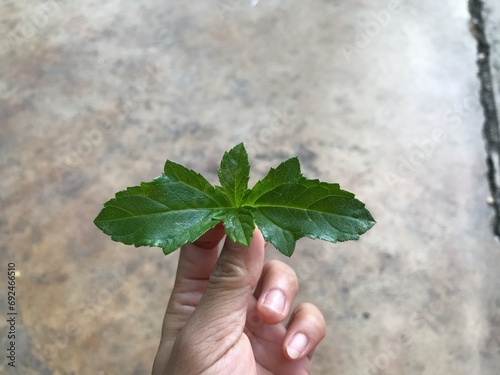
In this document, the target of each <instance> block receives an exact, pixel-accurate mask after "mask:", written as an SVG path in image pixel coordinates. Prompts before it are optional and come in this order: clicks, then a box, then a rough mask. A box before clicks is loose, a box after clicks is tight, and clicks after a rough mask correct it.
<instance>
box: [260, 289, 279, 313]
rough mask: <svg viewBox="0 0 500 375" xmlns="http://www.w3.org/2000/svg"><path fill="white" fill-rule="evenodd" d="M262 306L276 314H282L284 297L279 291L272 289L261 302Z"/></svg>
mask: <svg viewBox="0 0 500 375" xmlns="http://www.w3.org/2000/svg"><path fill="white" fill-rule="evenodd" d="M262 306H265V307H267V308H268V309H271V310H273V311H275V312H277V313H278V314H282V313H283V311H284V310H285V295H284V294H283V292H282V291H281V290H279V289H273V290H271V291H269V292H267V294H266V296H265V297H264V300H263V301H262Z"/></svg>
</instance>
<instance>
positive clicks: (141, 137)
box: [0, 0, 500, 375]
mask: <svg viewBox="0 0 500 375" xmlns="http://www.w3.org/2000/svg"><path fill="white" fill-rule="evenodd" d="M469 20H470V15H469V12H468V9H467V2H466V1H455V0H444V1H440V2H435V1H428V0H425V1H416V0H407V1H404V0H400V1H399V0H394V1H390V0H380V1H379V0H376V1H368V0H352V1H345V0H339V1H332V0H319V1H311V2H303V1H298V0H288V1H282V0H260V1H259V0H205V1H197V0H195V1H190V2H183V1H174V0H166V1H157V0H151V1H130V0H122V1H117V0H109V1H106V2H100V1H95V0H82V1H79V2H76V1H69V0H47V1H24V0H22V1H5V0H4V1H2V3H1V4H0V35H1V36H2V38H1V41H0V61H1V64H0V156H1V159H0V171H1V181H0V201H1V219H0V246H1V250H0V251H1V253H0V254H1V255H0V256H1V259H2V262H1V265H0V266H1V267H2V271H1V272H0V273H1V274H2V275H3V276H2V277H1V281H0V285H1V286H2V292H1V293H0V307H1V311H2V314H3V317H4V318H2V319H1V320H0V332H1V333H2V335H1V337H0V341H1V343H2V345H1V347H2V352H3V354H2V356H1V357H0V373H7V374H10V373H19V374H99V375H114V374H147V373H150V371H151V365H152V362H153V358H154V355H155V353H156V348H157V345H158V342H159V334H160V329H161V323H162V319H163V314H164V311H165V308H166V304H167V300H168V297H169V294H170V291H171V288H172V282H173V277H174V273H175V269H176V261H177V256H178V254H176V253H174V254H171V255H169V256H167V257H165V256H164V255H163V253H162V251H161V250H160V249H158V248H138V249H136V248H134V247H130V246H126V245H123V244H121V243H115V242H113V241H111V240H110V238H109V237H108V236H106V235H104V234H103V233H101V232H100V231H99V230H98V229H97V228H96V227H95V226H94V224H93V223H92V221H93V219H94V218H95V216H96V215H97V213H98V212H99V211H100V209H101V207H102V204H103V203H104V202H105V201H106V200H108V199H110V198H111V197H112V196H113V194H114V193H115V192H116V191H118V190H123V189H124V188H126V187H127V186H132V185H137V184H139V183H140V182H141V181H148V180H151V179H152V178H154V177H156V176H158V175H159V174H161V172H162V168H163V164H164V162H165V160H166V159H170V160H173V161H176V162H179V163H182V164H184V165H186V166H188V167H190V168H193V169H195V170H197V171H198V172H200V173H202V174H203V175H205V176H206V177H207V178H208V179H209V180H210V181H211V182H216V168H217V165H218V163H219V161H220V158H221V156H222V153H223V152H224V151H225V150H228V149H230V148H231V147H232V146H234V145H235V144H237V143H239V142H241V141H244V142H245V145H246V147H247V149H248V151H249V154H250V160H251V165H252V181H251V182H255V181H256V180H257V179H259V178H262V177H263V176H264V175H265V173H266V172H267V171H268V169H269V168H270V167H273V166H276V165H277V164H278V163H279V162H280V161H282V160H284V159H286V158H288V157H291V156H295V155H297V156H298V157H299V158H300V160H301V163H302V166H303V171H304V174H305V175H306V176H307V177H310V178H319V179H321V180H324V181H331V182H339V183H340V184H341V186H342V187H343V188H345V189H347V190H350V191H353V192H355V193H356V195H357V197H358V198H359V199H360V200H362V201H363V202H365V203H366V204H367V207H368V209H369V210H370V211H371V212H372V214H373V216H374V217H375V219H376V220H377V222H378V223H377V225H375V227H373V229H371V230H370V231H369V232H368V233H367V234H365V235H364V236H363V237H362V239H361V240H359V241H355V242H349V243H339V244H330V243H325V242H320V241H312V240H301V241H299V243H298V245H297V249H296V251H295V254H294V255H293V257H292V258H290V259H288V258H286V257H284V256H281V255H280V254H278V253H277V252H276V251H275V250H274V249H268V258H269V259H271V258H277V259H280V260H282V261H284V262H286V263H288V264H290V265H291V266H292V267H293V268H294V269H295V270H296V272H297V274H298V276H299V280H300V284H301V285H300V287H301V289H300V293H299V296H298V299H297V303H299V302H302V301H310V302H313V303H315V304H317V305H318V306H319V307H320V309H321V310H322V311H323V313H324V315H325V318H326V322H327V326H328V331H327V337H326V338H325V340H324V342H323V343H322V344H321V345H320V346H319V347H318V349H317V352H316V354H315V358H314V368H313V372H312V373H313V374H325V375H326V374H328V375H329V374H350V375H353V374H362V375H367V374H368V375H375V374H390V375H396V374H408V375H414V374H422V375H435V374H464V375H465V374H468V375H470V374H482V375H489V374H498V373H500V339H499V338H500V291H499V290H500V288H499V287H500V282H499V280H498V277H497V275H498V269H499V267H500V252H499V245H498V243H497V242H496V240H495V239H494V236H493V234H492V230H491V225H490V221H491V218H492V216H493V210H492V209H491V207H489V206H488V204H487V200H488V196H489V194H490V193H489V190H488V184H487V179H486V177H485V174H486V171H487V169H486V163H485V158H486V152H485V147H484V141H483V139H482V134H481V133H482V126H483V121H484V119H483V110H482V108H481V106H480V101H479V89H480V86H479V80H478V78H477V76H476V74H477V66H476V41H475V40H474V37H473V35H472V34H471V32H470V30H469ZM9 262H14V263H15V264H16V270H17V285H16V288H17V289H16V290H17V295H16V296H17V301H16V303H17V304H16V308H17V311H18V316H17V326H16V330H17V331H16V333H17V341H16V345H17V356H16V358H17V367H16V370H15V371H12V368H10V367H8V365H7V363H8V360H7V358H6V356H5V350H4V349H3V348H7V347H8V341H9V340H7V334H6V332H7V328H8V323H7V315H6V314H7V307H8V305H7V284H6V280H7V278H6V276H5V275H6V274H7V264H8V263H9Z"/></svg>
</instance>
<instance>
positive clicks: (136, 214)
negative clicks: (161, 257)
mask: <svg viewBox="0 0 500 375" xmlns="http://www.w3.org/2000/svg"><path fill="white" fill-rule="evenodd" d="M217 172H218V175H219V181H220V184H221V186H217V187H214V186H212V185H211V184H210V183H209V182H208V181H207V180H206V179H205V178H204V177H203V176H201V175H200V174H198V173H196V172H194V171H192V170H190V169H187V168H185V167H183V166H182V165H179V164H176V163H174V162H171V161H167V162H166V164H165V169H164V173H163V174H162V176H160V177H158V178H156V179H154V180H153V181H151V182H144V183H142V184H141V185H140V186H134V187H130V188H128V189H127V190H124V191H121V192H118V193H116V195H115V198H113V199H111V200H109V201H108V202H106V203H105V204H104V208H103V209H102V211H101V212H100V213H99V215H98V216H97V217H96V219H95V220H94V223H95V224H96V225H97V226H98V227H99V228H100V229H101V230H102V231H103V232H104V233H106V234H108V235H110V236H111V238H112V239H113V240H115V241H120V242H123V243H125V244H130V245H132V244H133V245H135V246H159V247H161V248H163V251H164V253H165V254H168V253H170V252H172V251H174V250H176V249H177V248H179V247H180V246H182V245H183V244H185V243H188V242H194V241H195V240H196V239H198V238H199V237H200V236H201V235H203V234H204V233H205V232H206V231H207V230H209V229H211V228H213V227H214V226H215V225H217V223H219V222H220V221H222V222H223V224H224V227H225V229H226V233H227V235H228V236H229V237H231V239H232V240H233V241H236V242H239V243H241V244H243V245H245V246H248V245H249V244H250V241H251V239H252V236H253V232H254V229H255V226H256V225H257V226H258V227H259V229H260V230H261V232H262V234H263V236H264V238H265V239H266V240H267V241H269V242H271V243H272V244H273V245H274V246H275V247H276V248H277V249H278V250H279V251H280V252H282V253H283V254H285V255H287V256H291V255H292V253H293V251H294V248H295V243H296V241H297V240H298V239H300V238H302V237H309V238H313V239H314V238H318V239H323V240H326V241H330V242H337V241H347V240H355V239H358V238H359V236H360V235H361V234H363V233H364V232H366V231H367V230H368V229H370V228H371V227H372V226H373V225H374V224H375V220H374V219H373V217H372V216H371V214H370V212H369V211H368V210H367V209H366V208H365V205H364V204H363V203H362V202H360V201H359V200H357V199H356V198H355V197H354V194H352V193H349V192H347V191H345V190H342V189H341V188H340V186H339V184H331V183H326V182H320V181H319V180H309V179H306V178H305V177H303V176H302V173H301V171H300V163H299V160H298V159H297V158H291V159H288V160H286V161H284V162H283V163H281V164H280V165H279V166H278V167H277V168H275V169H274V168H271V170H270V171H269V173H268V174H267V176H265V177H264V178H263V179H262V180H260V181H259V182H257V183H256V185H255V186H254V187H253V189H251V190H249V189H248V180H249V172H250V165H249V163H248V155H247V152H246V150H245V147H244V145H243V144H239V145H237V146H235V147H234V148H233V149H232V150H230V151H229V152H226V153H225V154H224V156H223V158H222V161H221V165H220V168H219V169H218V171H217Z"/></svg>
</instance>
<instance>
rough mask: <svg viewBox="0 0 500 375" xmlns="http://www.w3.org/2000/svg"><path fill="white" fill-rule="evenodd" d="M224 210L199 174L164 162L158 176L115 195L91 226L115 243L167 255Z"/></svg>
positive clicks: (210, 225)
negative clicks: (156, 249) (160, 250)
mask: <svg viewBox="0 0 500 375" xmlns="http://www.w3.org/2000/svg"><path fill="white" fill-rule="evenodd" d="M228 207H230V204H229V202H228V201H227V199H226V197H225V196H224V195H223V194H221V192H220V191H218V190H217V189H215V188H214V187H213V186H212V185H211V184H210V183H209V182H208V181H207V180H206V179H205V178H204V177H203V176H201V175H200V174H198V173H196V172H193V171H192V170H189V169H187V168H185V167H183V166H181V165H179V164H176V163H173V162H170V161H167V163H166V165H165V173H164V174H163V175H162V176H160V177H158V178H156V179H154V180H153V181H151V182H145V183H142V184H141V186H134V187H131V188H128V189H127V190H125V191H121V192H118V193H116V197H115V198H113V199H111V200H109V201H108V202H106V203H105V204H104V209H103V210H102V211H101V212H100V213H99V215H98V216H97V217H96V219H95V220H94V223H95V224H96V225H97V227H99V228H100V229H101V230H102V231H103V232H104V233H106V234H108V235H110V236H111V238H112V239H113V240H115V241H119V242H123V243H125V244H127V245H135V246H159V247H161V248H163V251H164V253H165V254H168V253H170V252H172V251H174V250H176V249H178V248H179V247H180V246H182V245H184V244H185V243H188V242H193V241H195V240H196V239H198V238H199V237H200V236H201V235H202V234H204V233H205V232H206V231H207V230H209V229H211V228H213V227H214V226H215V225H217V223H218V222H219V221H220V220H218V219H217V218H216V217H217V215H218V214H219V212H220V211H222V210H223V209H227V208H228Z"/></svg>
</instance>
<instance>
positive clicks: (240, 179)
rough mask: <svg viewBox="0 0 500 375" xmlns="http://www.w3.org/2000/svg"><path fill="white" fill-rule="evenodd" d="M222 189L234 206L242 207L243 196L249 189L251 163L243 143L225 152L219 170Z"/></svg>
mask: <svg viewBox="0 0 500 375" xmlns="http://www.w3.org/2000/svg"><path fill="white" fill-rule="evenodd" d="M217 174H218V175H219V181H220V184H221V187H222V190H223V191H224V192H225V193H226V194H227V197H228V199H229V202H230V203H231V204H232V205H233V207H241V202H242V199H243V196H244V195H245V193H246V192H247V190H248V180H249V179H250V164H249V163H248V155H247V151H246V150H245V146H243V143H240V144H239V145H236V146H235V147H234V148H233V149H232V150H230V151H228V152H226V153H224V156H223V157H222V161H221V163H220V168H219V169H218V170H217Z"/></svg>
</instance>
